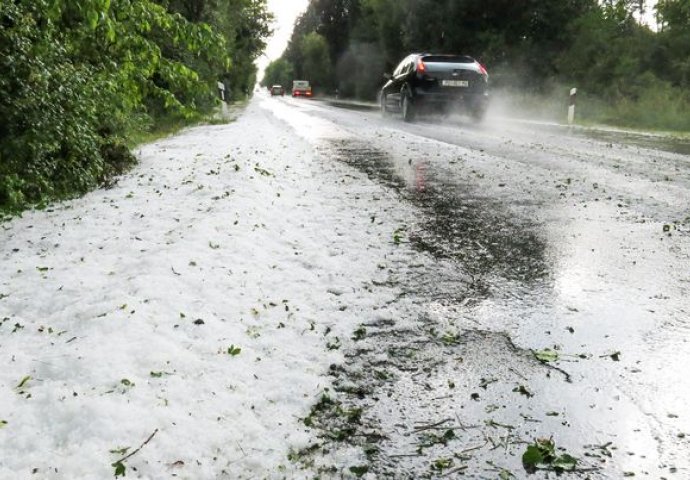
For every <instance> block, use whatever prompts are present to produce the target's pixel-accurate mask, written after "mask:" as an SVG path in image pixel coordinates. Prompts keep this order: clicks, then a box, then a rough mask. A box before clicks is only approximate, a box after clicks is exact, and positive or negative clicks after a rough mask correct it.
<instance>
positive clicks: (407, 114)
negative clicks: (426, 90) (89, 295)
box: [401, 94, 415, 122]
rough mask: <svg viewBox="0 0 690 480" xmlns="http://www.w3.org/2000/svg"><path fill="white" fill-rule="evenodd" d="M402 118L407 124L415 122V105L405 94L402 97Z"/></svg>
mask: <svg viewBox="0 0 690 480" xmlns="http://www.w3.org/2000/svg"><path fill="white" fill-rule="evenodd" d="M401 109H402V118H403V120H404V121H406V122H412V121H414V113H415V112H414V105H413V104H412V99H411V98H410V96H409V95H407V94H403V97H402V106H401Z"/></svg>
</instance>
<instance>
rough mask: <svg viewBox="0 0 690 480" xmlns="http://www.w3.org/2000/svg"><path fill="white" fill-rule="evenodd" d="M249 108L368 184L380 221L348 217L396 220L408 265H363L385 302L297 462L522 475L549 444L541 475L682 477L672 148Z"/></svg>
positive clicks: (684, 211)
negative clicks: (383, 204) (315, 438)
mask: <svg viewBox="0 0 690 480" xmlns="http://www.w3.org/2000/svg"><path fill="white" fill-rule="evenodd" d="M256 101H258V102H262V107H263V108H266V109H268V110H269V111H270V112H271V113H273V114H274V115H276V116H278V117H279V118H281V119H283V120H284V121H286V122H287V123H288V124H289V125H290V128H292V129H293V130H294V134H295V135H297V136H300V137H304V138H306V139H307V140H308V141H309V142H311V143H312V144H313V145H314V147H315V148H316V149H317V150H318V151H319V154H320V158H321V161H322V162H324V163H328V162H339V163H342V164H345V165H347V166H349V167H350V168H351V169H352V171H353V172H355V171H356V172H358V173H360V174H361V173H364V174H366V176H367V177H368V178H369V179H370V180H373V181H375V182H376V183H377V184H379V185H381V186H383V187H384V188H385V191H386V192H387V195H388V197H387V198H388V200H389V201H390V200H391V199H392V200H393V201H394V205H395V207H394V210H395V211H391V209H390V207H387V208H386V210H382V211H380V212H378V213H376V212H375V210H376V201H377V199H376V198H372V199H371V209H373V210H374V213H373V214H372V213H371V209H370V210H368V211H367V212H365V213H362V214H367V215H371V222H372V223H373V222H377V221H378V220H379V219H380V218H403V219H404V220H402V221H401V222H400V225H399V228H398V229H397V230H395V231H394V232H391V235H392V238H393V241H394V242H395V243H396V244H398V245H399V248H400V250H401V252H402V251H405V250H406V249H407V250H410V251H414V252H416V254H417V255H416V257H415V258H417V260H415V261H414V262H411V261H410V260H409V258H411V257H409V256H405V255H403V254H400V255H398V256H394V257H391V259H390V261H388V262H385V263H382V264H381V265H379V277H378V278H376V279H373V280H372V283H371V285H370V288H371V290H372V292H389V293H391V294H392V295H393V299H392V300H388V301H387V302H386V303H385V304H382V305H378V306H377V307H376V308H375V310H377V312H378V313H376V314H375V315H373V316H368V317H366V316H365V317H363V324H362V328H360V329H359V330H358V331H357V332H355V334H354V337H353V338H354V343H353V345H355V346H354V347H352V348H349V349H348V350H347V352H346V357H347V361H346V362H345V364H344V365H333V366H332V367H331V375H332V376H333V381H334V384H335V386H336V387H335V392H333V394H332V396H329V397H327V398H324V399H322V401H321V402H319V404H318V405H317V406H316V407H314V410H313V412H312V415H311V416H310V417H309V418H308V421H307V423H308V425H309V426H311V427H312V428H315V429H317V431H318V432H319V437H320V439H321V441H320V442H319V443H317V444H315V445H314V447H313V448H312V449H310V450H309V451H305V452H302V457H301V458H302V461H304V462H314V463H315V465H316V466H317V467H320V468H321V469H322V471H323V472H328V471H329V470H328V469H329V467H330V468H332V469H333V471H337V470H338V467H339V466H338V460H337V459H338V458H339V455H340V454H341V453H343V452H347V451H350V450H351V449H353V448H357V449H361V451H363V452H364V454H365V455H366V457H367V461H366V462H363V469H362V470H361V471H360V470H353V473H354V474H361V473H362V472H364V471H366V472H367V473H369V474H374V475H375V476H376V478H436V477H450V478H455V477H459V476H461V475H464V478H524V477H526V475H527V471H526V470H525V466H524V465H523V454H524V453H525V452H526V451H528V447H529V445H534V444H535V442H536V441H537V439H551V442H553V445H554V446H555V451H554V455H553V456H552V457H551V458H546V459H543V462H542V463H540V464H539V465H537V466H538V467H539V469H540V471H539V472H538V474H537V477H538V478H542V477H546V478H551V476H555V473H554V467H558V466H559V465H558V463H559V462H562V464H561V466H563V467H564V468H565V469H570V468H571V467H572V466H573V465H572V462H571V458H570V457H569V456H572V457H574V458H576V459H577V463H576V464H575V470H574V472H571V473H568V474H567V475H569V476H572V477H575V478H622V477H624V476H633V475H634V477H635V478H655V479H657V478H690V449H689V448H688V442H690V437H689V436H690V410H688V399H689V398H690V380H689V379H688V374H687V369H688V365H690V346H689V345H688V334H689V333H690V301H689V300H688V290H689V289H690V157H689V156H688V153H689V152H690V148H689V147H688V144H687V143H683V142H680V141H674V140H672V139H670V138H668V137H664V136H653V135H642V134H641V135H632V134H623V133H619V132H615V131H585V130H574V131H570V130H568V129H566V128H562V127H558V126H549V125H545V124H530V123H526V122H516V121H511V120H506V119H492V118H489V119H488V120H487V121H486V122H485V124H483V125H481V126H475V125H472V124H471V123H470V122H469V121H468V120H464V119H462V118H422V119H419V120H418V121H417V122H415V123H413V124H406V123H403V122H402V121H401V120H400V119H399V118H397V117H388V118H383V117H382V116H381V115H380V113H378V112H376V111H367V110H356V109H346V108H336V107H334V106H330V105H327V104H325V103H321V102H315V101H307V100H302V99H297V100H295V99H290V98H268V97H265V98H259V99H257V100H256ZM515 116H519V112H515ZM419 258H422V259H423V260H421V261H420V260H418V259H419ZM542 445H547V447H545V448H548V445H549V443H548V442H544V441H542ZM532 451H534V449H532ZM343 454H344V453H343ZM556 459H558V460H556ZM528 467H529V465H528ZM528 469H529V468H528Z"/></svg>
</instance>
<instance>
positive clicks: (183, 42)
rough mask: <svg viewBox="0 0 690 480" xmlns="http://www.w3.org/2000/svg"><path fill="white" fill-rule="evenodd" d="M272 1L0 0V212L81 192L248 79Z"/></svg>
mask: <svg viewBox="0 0 690 480" xmlns="http://www.w3.org/2000/svg"><path fill="white" fill-rule="evenodd" d="M270 20H271V17H270V14H269V13H268V12H267V9H266V1H265V0H218V1H215V2H198V1H188V0H136V1H134V0H79V1H76V0H34V1H30V2H28V1H27V2H1V3H0V117H1V118H2V122H1V123H0V212H6V213H8V212H16V211H20V210H21V209H23V208H26V207H27V206H30V205H34V206H41V205H44V204H45V203H46V202H49V201H52V200H56V199H62V198H69V197H73V196H75V195H79V194H82V193H84V192H86V191H88V190H90V189H92V188H94V187H96V186H98V185H101V184H104V183H107V182H108V181H109V179H111V178H112V177H113V176H114V175H116V174H118V173H121V172H123V171H125V170H126V169H127V168H129V167H130V166H131V165H132V164H133V163H134V162H135V159H134V157H133V156H132V155H131V154H130V152H129V149H128V146H129V145H131V144H132V142H133V141H134V140H136V139H137V138H143V136H145V132H156V131H164V130H166V129H170V128H174V127H179V126H182V125H185V124H188V123H190V122H194V121H198V120H199V119H200V118H203V116H205V115H207V114H209V113H210V112H212V111H213V109H214V108H216V107H217V105H218V101H219V100H218V93H217V82H219V81H222V82H224V84H225V85H226V89H227V93H228V97H229V99H231V100H232V99H238V98H242V97H244V96H246V95H247V94H248V93H249V92H250V91H251V89H252V88H253V85H254V82H255V79H256V67H255V66H254V64H253V62H254V60H255V59H256V57H257V56H258V55H259V54H260V53H261V52H262V51H263V48H264V46H265V39H266V38H267V37H268V35H269V34H270V29H269V23H270Z"/></svg>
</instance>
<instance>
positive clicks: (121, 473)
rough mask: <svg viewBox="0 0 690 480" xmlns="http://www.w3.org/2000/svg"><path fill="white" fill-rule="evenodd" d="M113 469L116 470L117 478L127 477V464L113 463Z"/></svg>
mask: <svg viewBox="0 0 690 480" xmlns="http://www.w3.org/2000/svg"><path fill="white" fill-rule="evenodd" d="M112 467H113V468H114V469H115V472H114V473H115V478H117V477H125V476H127V475H126V473H125V472H126V471H127V467H125V464H124V463H122V462H121V461H120V462H115V463H113V464H112Z"/></svg>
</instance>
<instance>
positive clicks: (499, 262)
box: [335, 142, 549, 288]
mask: <svg viewBox="0 0 690 480" xmlns="http://www.w3.org/2000/svg"><path fill="white" fill-rule="evenodd" d="M335 154H336V158H338V159H340V160H341V161H343V162H345V163H347V164H348V165H351V166H352V167H354V168H357V169H358V170H361V171H363V172H365V173H366V174H367V175H368V177H369V178H370V179H372V180H374V181H375V182H377V183H380V184H383V185H385V186H387V187H389V188H391V189H393V190H395V191H396V193H397V194H398V195H400V196H401V197H402V198H403V199H404V200H406V201H407V202H409V203H412V204H413V205H415V206H416V207H417V208H418V209H419V210H420V211H421V212H422V217H421V218H420V219H419V223H418V224H417V225H414V226H406V228H404V229H403V230H402V231H400V232H399V235H400V237H401V239H406V240H409V241H410V242H411V243H412V245H413V247H414V248H416V249H417V250H419V251H422V252H426V253H429V254H431V255H433V256H434V257H435V258H438V259H449V260H452V261H456V262H459V265H458V266H459V267H461V268H462V269H463V270H464V272H465V273H466V274H469V275H470V276H471V277H472V278H473V279H475V280H476V281H477V282H481V283H483V284H485V285H487V284H490V283H491V282H492V281H496V280H500V279H502V280H508V281H517V282H520V283H521V284H522V285H523V286H525V287H529V288H534V287H535V286H536V284H537V283H539V282H545V281H546V282H548V281H549V268H548V263H547V262H546V259H545V256H546V254H545V252H546V247H547V246H546V243H545V241H544V240H542V239H541V238H540V237H539V236H538V235H537V234H536V233H535V231H536V229H535V228H534V226H533V225H529V224H526V223H524V222H518V219H516V218H513V217H512V216H511V214H510V213H509V212H508V211H507V210H506V209H505V207H504V206H503V205H502V204H501V203H499V202H497V201H496V200H495V199H494V198H491V197H488V196H483V195H480V194H479V193H478V192H476V189H475V187H473V186H472V185H471V184H470V183H468V182H465V183H463V182H458V180H457V179H454V181H452V182H451V181H448V180H447V179H446V178H443V175H444V173H443V172H439V171H436V170H434V169H432V168H431V167H430V165H429V162H427V161H424V160H421V161H414V162H413V161H409V162H407V163H405V162H403V163H400V162H395V161H393V160H392V159H391V158H390V157H389V156H388V155H387V154H386V153H385V152H381V151H379V150H376V149H372V148H369V147H365V146H362V145H357V144H353V143H352V142H349V143H345V142H341V143H340V144H336V147H335Z"/></svg>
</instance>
